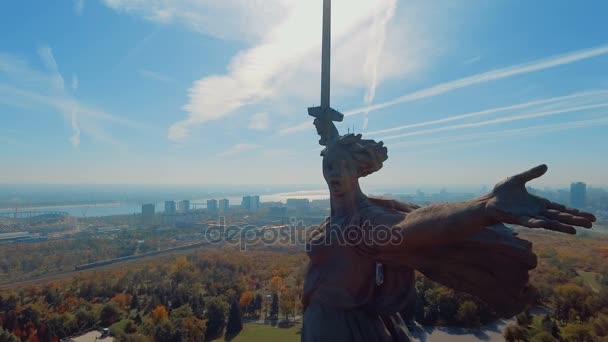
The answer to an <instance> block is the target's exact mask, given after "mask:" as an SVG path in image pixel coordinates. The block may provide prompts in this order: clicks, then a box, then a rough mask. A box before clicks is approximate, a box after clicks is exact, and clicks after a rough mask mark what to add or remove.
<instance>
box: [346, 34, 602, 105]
mask: <svg viewBox="0 0 608 342" xmlns="http://www.w3.org/2000/svg"><path fill="white" fill-rule="evenodd" d="M607 53H608V46H606V45H603V46H599V47H595V48H592V49H586V50H579V51H575V52H571V53H568V54H565V55H559V56H553V57H549V58H546V59H541V60H537V61H534V62H530V63H525V64H517V65H513V66H510V67H506V68H501V69H495V70H491V71H487V72H483V73H481V74H477V75H473V76H469V77H465V78H461V79H458V80H455V81H450V82H446V83H442V84H438V85H436V86H432V87H430V88H426V89H422V90H418V91H415V92H413V93H409V94H406V95H403V96H400V97H398V98H396V99H393V100H390V101H387V102H383V103H379V104H376V105H373V106H367V107H363V108H357V109H353V110H350V111H348V112H345V113H344V115H345V116H351V115H356V114H362V113H366V112H371V111H374V110H378V109H382V108H386V107H390V106H394V105H396V104H400V103H404V102H410V101H414V100H420V99H423V98H427V97H431V96H435V95H439V94H443V93H446V92H449V91H452V90H456V89H460V88H464V87H468V86H471V85H475V84H479V83H483V82H488V81H494V80H498V79H501V78H507V77H511V76H515V75H521V74H526V73H530V72H534V71H539V70H544V69H549V68H554V67H557V66H560V65H565V64H570V63H574V62H578V61H581V60H584V59H588V58H592V57H596V56H600V55H604V54H607Z"/></svg>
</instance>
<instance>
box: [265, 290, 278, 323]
mask: <svg viewBox="0 0 608 342" xmlns="http://www.w3.org/2000/svg"><path fill="white" fill-rule="evenodd" d="M268 316H270V319H276V318H277V317H278V316H279V295H278V294H277V293H276V292H275V293H273V294H272V303H271V304H270V312H269V313H268Z"/></svg>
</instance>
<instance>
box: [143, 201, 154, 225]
mask: <svg viewBox="0 0 608 342" xmlns="http://www.w3.org/2000/svg"><path fill="white" fill-rule="evenodd" d="M141 219H142V222H143V223H144V224H151V223H154V204H144V205H142V206H141Z"/></svg>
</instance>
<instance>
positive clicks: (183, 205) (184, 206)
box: [177, 200, 190, 214]
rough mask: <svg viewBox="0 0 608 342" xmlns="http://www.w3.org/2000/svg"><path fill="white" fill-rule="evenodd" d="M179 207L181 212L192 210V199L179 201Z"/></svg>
mask: <svg viewBox="0 0 608 342" xmlns="http://www.w3.org/2000/svg"><path fill="white" fill-rule="evenodd" d="M177 209H178V211H179V212H180V213H183V214H185V213H187V212H189V211H190V201H189V200H183V201H179V203H177Z"/></svg>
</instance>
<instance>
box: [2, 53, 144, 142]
mask: <svg viewBox="0 0 608 342" xmlns="http://www.w3.org/2000/svg"><path fill="white" fill-rule="evenodd" d="M38 54H39V56H40V58H41V59H42V62H43V64H44V65H45V67H46V69H47V72H42V71H39V70H36V69H34V68H32V67H31V66H29V65H28V63H26V62H25V61H24V60H22V59H19V58H17V57H15V56H12V55H9V54H4V53H0V102H2V103H4V104H6V105H8V106H11V107H18V108H24V109H28V110H31V109H37V108H44V109H49V108H50V109H53V110H55V111H57V112H58V113H60V114H62V115H63V117H64V118H65V120H66V121H67V122H69V123H70V127H71V129H72V135H71V136H70V138H69V140H70V142H71V143H72V145H73V146H74V147H78V146H79V145H80V140H81V133H83V132H84V133H86V134H88V135H89V136H91V137H93V138H94V139H96V140H98V141H101V142H104V143H109V144H112V145H114V146H116V147H120V148H123V146H122V144H121V143H120V142H118V141H117V140H116V139H114V138H113V137H112V136H110V135H109V134H108V133H106V132H105V130H104V129H103V127H102V125H101V124H102V123H104V124H118V125H123V126H128V127H132V128H138V129H139V128H141V125H140V124H138V123H135V122H132V121H130V120H128V119H124V118H122V117H119V116H115V115H112V114H109V113H106V112H104V111H103V110H99V109H97V108H94V107H91V106H88V105H86V104H84V103H81V102H80V101H78V100H77V99H75V98H74V97H72V96H70V95H69V94H67V93H66V92H65V89H64V81H63V77H62V76H61V74H60V73H59V69H58V66H57V62H56V60H55V57H54V55H53V51H52V49H51V48H50V47H48V46H42V47H40V48H39V49H38ZM72 87H73V88H77V87H78V81H77V78H76V76H75V75H74V78H73V79H72Z"/></svg>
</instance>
